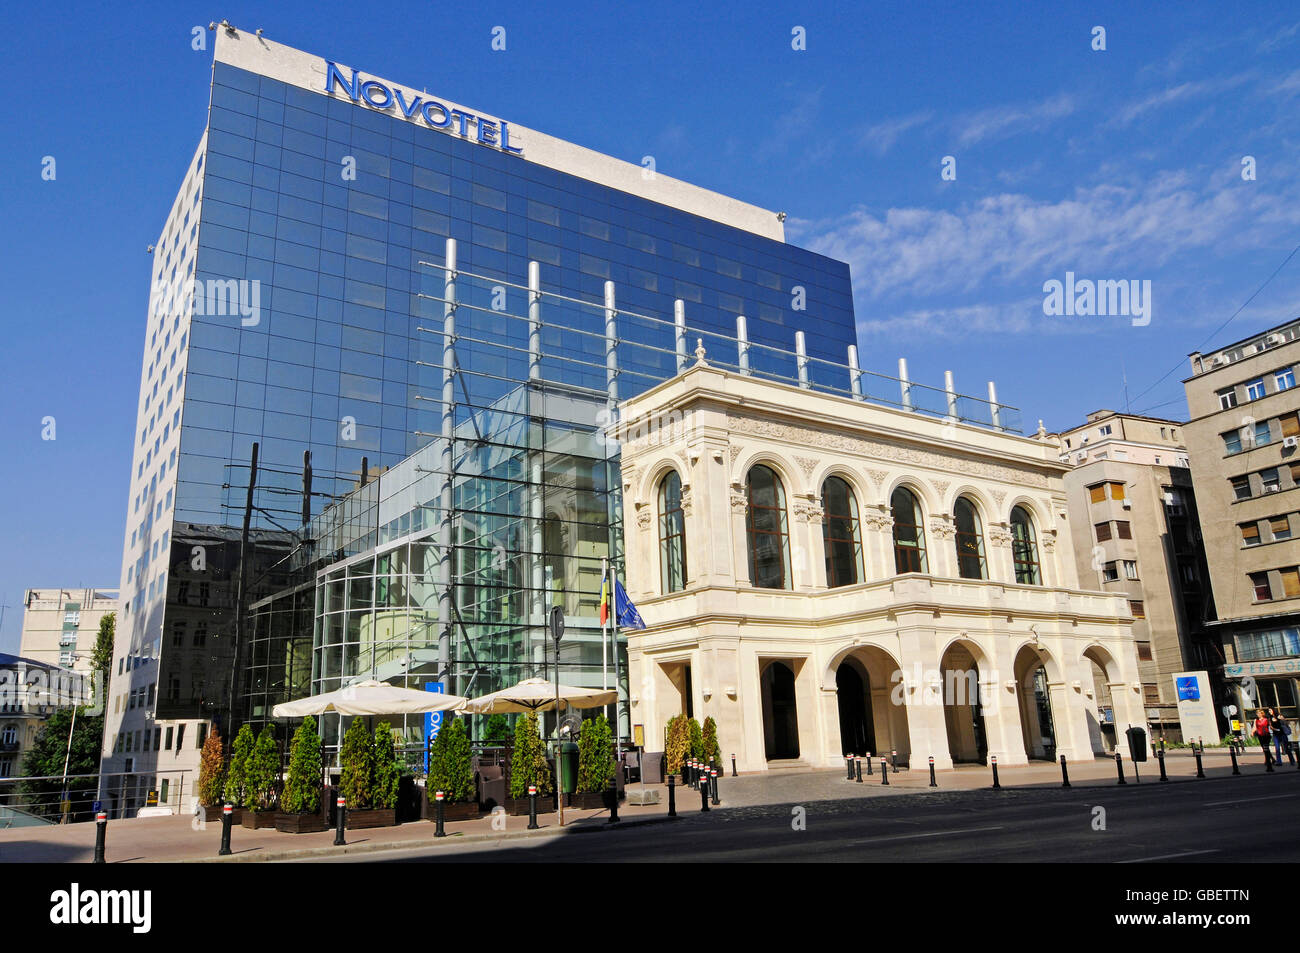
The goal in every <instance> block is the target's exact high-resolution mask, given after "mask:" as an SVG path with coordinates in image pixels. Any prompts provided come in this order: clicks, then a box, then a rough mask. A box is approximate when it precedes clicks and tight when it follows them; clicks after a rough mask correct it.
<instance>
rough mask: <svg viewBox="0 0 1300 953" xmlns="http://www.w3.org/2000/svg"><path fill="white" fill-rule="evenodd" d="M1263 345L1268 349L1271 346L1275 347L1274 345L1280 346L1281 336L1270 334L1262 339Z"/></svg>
mask: <svg viewBox="0 0 1300 953" xmlns="http://www.w3.org/2000/svg"><path fill="white" fill-rule="evenodd" d="M1264 343H1265V344H1267V345H1268V346H1269V347H1272V346H1273V345H1275V344H1281V343H1282V335H1280V334H1270V335H1269V336H1268V337H1267V338H1265V339H1264Z"/></svg>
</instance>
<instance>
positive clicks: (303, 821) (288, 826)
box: [275, 814, 329, 834]
mask: <svg viewBox="0 0 1300 953" xmlns="http://www.w3.org/2000/svg"><path fill="white" fill-rule="evenodd" d="M275 829H276V830H277V831H280V832H281V833H283V834H317V833H319V832H321V831H325V830H329V828H328V826H326V824H325V818H323V817H321V816H320V814H277V815H275Z"/></svg>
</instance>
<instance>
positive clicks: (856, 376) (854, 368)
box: [849, 344, 862, 400]
mask: <svg viewBox="0 0 1300 953" xmlns="http://www.w3.org/2000/svg"><path fill="white" fill-rule="evenodd" d="M849 390H850V391H852V392H853V399H854V400H862V368H861V367H859V366H858V346H857V345H856V344H850V345H849Z"/></svg>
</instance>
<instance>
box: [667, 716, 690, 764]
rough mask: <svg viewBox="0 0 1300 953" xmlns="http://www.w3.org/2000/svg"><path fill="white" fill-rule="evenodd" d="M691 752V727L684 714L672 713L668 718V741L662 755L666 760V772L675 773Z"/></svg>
mask: <svg viewBox="0 0 1300 953" xmlns="http://www.w3.org/2000/svg"><path fill="white" fill-rule="evenodd" d="M690 753H691V729H690V726H689V725H688V724H687V723H686V716H685V715H673V717H672V718H669V719H668V741H667V743H666V750H665V752H664V755H665V757H666V759H667V761H668V773H669V774H677V773H678V772H680V771H681V770H682V764H683V762H685V761H686V759H687V757H688V756H689V755H690Z"/></svg>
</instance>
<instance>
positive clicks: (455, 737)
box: [425, 718, 480, 821]
mask: <svg viewBox="0 0 1300 953" xmlns="http://www.w3.org/2000/svg"><path fill="white" fill-rule="evenodd" d="M438 791H441V792H442V793H443V801H442V817H443V820H446V821H472V820H474V819H475V818H477V817H478V816H479V814H480V810H479V803H478V792H476V791H475V790H474V770H473V766H472V764H471V758H470V749H469V735H467V734H466V733H465V722H464V720H463V719H461V718H452V719H450V720H449V721H445V722H443V725H442V729H441V730H440V731H439V732H438V737H437V738H435V739H434V741H433V747H432V748H430V749H429V777H428V780H427V782H426V784H425V796H426V797H427V798H428V799H429V812H428V816H429V817H434V816H435V814H434V807H435V799H434V795H435V794H436V793H437V792H438Z"/></svg>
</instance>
